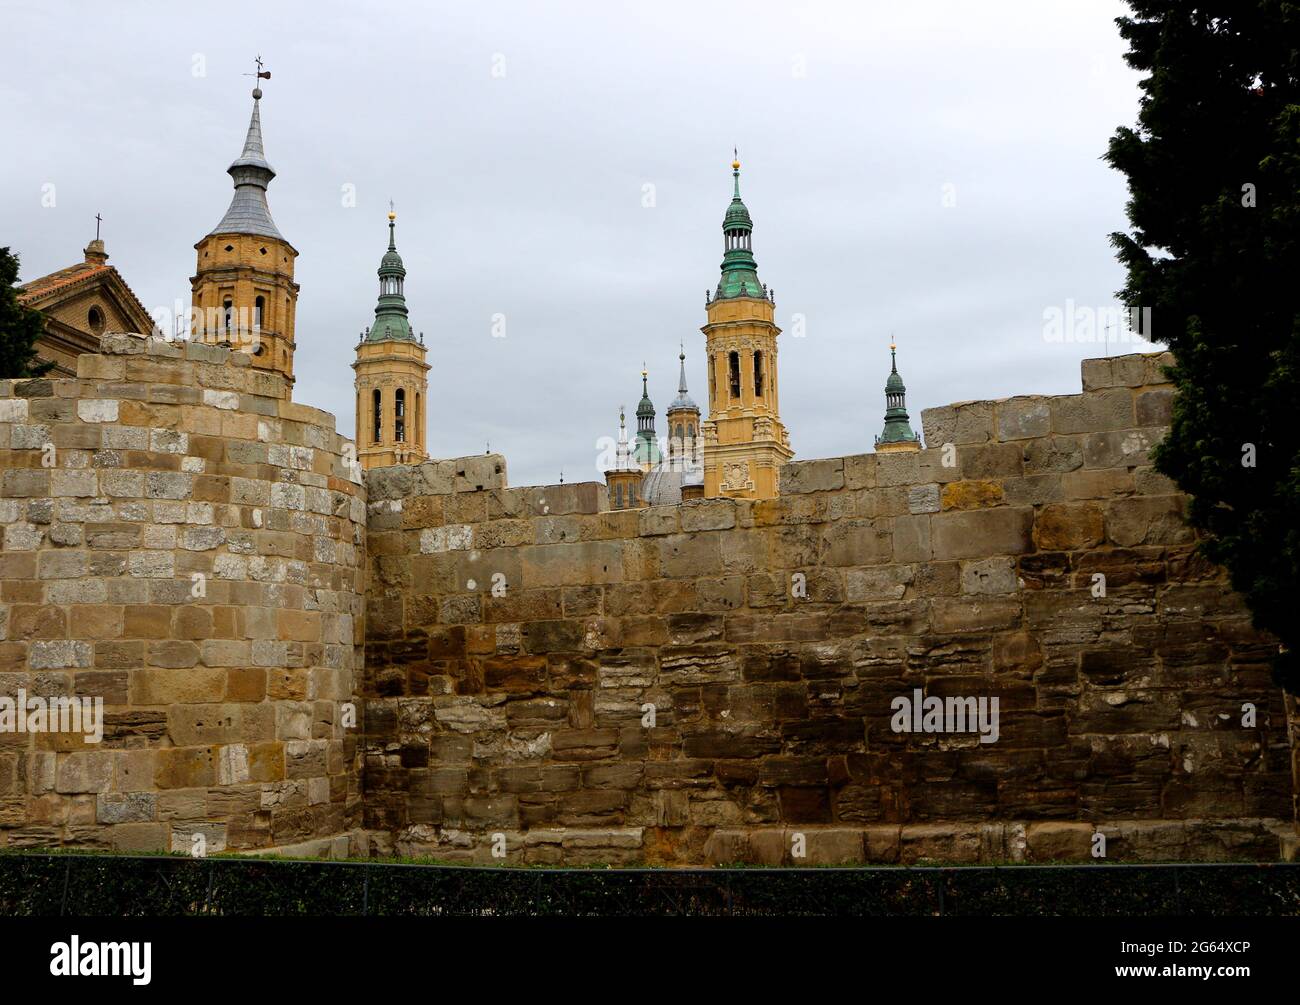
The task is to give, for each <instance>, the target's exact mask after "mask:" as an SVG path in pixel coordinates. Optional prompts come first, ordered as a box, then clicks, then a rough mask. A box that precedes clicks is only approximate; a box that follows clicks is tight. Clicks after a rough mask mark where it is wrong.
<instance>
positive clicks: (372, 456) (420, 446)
mask: <svg viewBox="0 0 1300 1005" xmlns="http://www.w3.org/2000/svg"><path fill="white" fill-rule="evenodd" d="M396 221H397V214H396V213H394V212H392V211H391V210H390V211H389V213H388V250H387V251H386V252H384V257H383V258H382V259H381V260H380V262H379V302H378V303H377V304H376V306H375V320H374V323H373V324H371V326H370V327H369V328H367V329H366V331H365V332H363V333H362V336H361V342H360V343H359V344H358V345H357V358H356V362H354V363H353V364H352V369H353V370H355V371H356V374H357V376H356V380H355V382H354V383H355V386H356V391H357V458H358V459H359V460H360V461H361V466H362V467H363V468H377V467H382V466H384V465H388V464H416V463H418V462H420V461H422V460H424V459H425V458H427V457H428V454H427V453H426V452H425V446H424V425H425V418H424V416H425V405H426V402H427V399H428V397H429V378H428V371H429V364H428V363H426V362H425V361H424V356H425V348H424V339H423V337H421V338H419V339H418V340H417V339H416V336H415V332H413V331H412V330H411V322H410V320H409V318H408V316H407V310H406V293H405V292H404V288H403V287H404V284H405V282H406V267H405V266H404V265H403V264H402V256H401V255H399V254H398V253H397V234H396V227H397V223H396Z"/></svg>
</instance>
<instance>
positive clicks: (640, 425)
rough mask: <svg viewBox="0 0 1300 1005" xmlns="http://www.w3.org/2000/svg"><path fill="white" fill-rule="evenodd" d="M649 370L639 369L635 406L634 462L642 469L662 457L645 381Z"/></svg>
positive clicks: (647, 469) (653, 413)
mask: <svg viewBox="0 0 1300 1005" xmlns="http://www.w3.org/2000/svg"><path fill="white" fill-rule="evenodd" d="M649 376H650V374H649V371H648V370H646V369H645V368H644V367H642V369H641V401H640V403H639V404H638V405H637V406H636V448H635V451H634V454H635V457H636V462H637V464H639V465H640V466H641V470H642V471H649V470H650V469H651V468H652V467H654V466H655V465H656V464H658V463H659V461H660V460H661V459H662V458H661V455H660V452H659V438H658V436H657V435H656V434H655V406H654V402H652V401H651V400H650V390H649V386H648V384H647V383H646V382H647V380H648V379H649Z"/></svg>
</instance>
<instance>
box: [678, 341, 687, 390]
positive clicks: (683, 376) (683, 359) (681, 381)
mask: <svg viewBox="0 0 1300 1005" xmlns="http://www.w3.org/2000/svg"><path fill="white" fill-rule="evenodd" d="M677 358H678V359H679V360H681V364H682V374H681V376H680V377H679V378H678V379H677V393H678V394H685V393H686V343H684V342H683V343H682V351H681V353H679V354H678V356H677Z"/></svg>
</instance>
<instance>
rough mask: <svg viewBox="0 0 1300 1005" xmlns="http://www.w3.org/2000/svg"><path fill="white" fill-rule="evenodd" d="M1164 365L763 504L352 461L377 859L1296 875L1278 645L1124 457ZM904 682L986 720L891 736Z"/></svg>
mask: <svg viewBox="0 0 1300 1005" xmlns="http://www.w3.org/2000/svg"><path fill="white" fill-rule="evenodd" d="M1161 362H1162V361H1161V360H1160V359H1159V358H1158V357H1154V356H1130V357H1121V358H1119V359H1114V360H1092V361H1088V362H1086V363H1085V364H1084V368H1083V376H1084V390H1083V393H1081V394H1078V395H1068V396H1060V397H1024V398H1012V399H1010V400H1006V401H996V402H969V403H965V404H959V405H954V406H951V407H948V408H942V409H936V410H932V411H929V412H927V413H926V414H925V416H924V425H925V433H926V442H927V443H929V444H931V445H932V446H931V448H930V449H927V450H924V451H922V452H920V453H914V454H905V453H904V454H885V455H876V454H865V455H861V456H853V457H844V458H831V459H827V460H815V461H807V462H803V463H796V464H792V465H789V466H787V467H786V468H784V469H783V471H782V474H781V478H782V483H781V484H782V495H781V497H780V498H777V499H774V500H770V501H758V502H752V501H729V500H708V501H699V502H691V503H686V504H683V505H681V506H673V507H661V508H652V509H645V510H639V511H619V512H607V511H606V501H605V496H604V489H603V486H600V485H598V484H579V485H562V486H549V487H545V488H529V489H510V488H507V487H505V474H504V464H503V462H502V460H501V459H500V458H499V457H479V458H465V459H462V460H459V461H443V462H437V463H430V464H425V465H421V466H419V467H401V468H391V469H377V470H373V471H370V472H368V488H369V498H370V503H369V511H370V512H369V524H368V526H369V534H368V541H369V546H368V550H369V559H368V561H369V583H368V596H367V602H368V613H367V632H366V643H367V653H366V669H365V673H364V689H365V693H366V695H367V698H368V701H367V717H366V729H367V733H366V736H365V740H364V744H365V771H364V778H365V798H364V806H365V826H366V827H367V828H368V830H369V832H370V843H371V847H372V849H374V850H380V851H389V850H396V851H399V852H401V853H404V854H424V855H432V856H436V857H440V858H445V859H462V860H475V861H482V862H506V863H509V862H514V863H519V862H568V863H583V862H612V863H619V862H634V861H637V862H650V863H671V864H681V863H698V862H715V863H726V862H742V861H744V862H764V863H771V864H776V863H787V864H789V863H793V864H813V863H825V862H839V861H845V862H856V861H882V862H914V861H918V860H927V859H943V860H947V861H1017V860H1029V861H1047V860H1061V859H1070V860H1089V859H1090V858H1091V853H1092V850H1093V848H1094V846H1095V842H1094V834H1096V833H1100V834H1102V835H1104V836H1105V838H1106V857H1107V858H1108V859H1110V860H1157V859H1168V860H1188V859H1231V858H1259V859H1275V858H1278V857H1293V856H1294V854H1295V846H1296V839H1295V834H1296V831H1295V807H1294V792H1293V779H1292V763H1291V759H1290V758H1291V751H1290V746H1289V743H1288V733H1287V718H1286V711H1285V709H1284V704H1283V700H1282V696H1281V694H1280V692H1279V691H1278V690H1277V689H1276V688H1275V687H1274V686H1273V685H1272V683H1271V681H1270V675H1269V668H1268V663H1267V661H1268V657H1269V655H1270V652H1272V651H1274V644H1273V643H1272V642H1271V641H1270V640H1269V639H1267V638H1264V637H1261V635H1259V634H1258V633H1257V632H1255V631H1254V630H1253V629H1252V628H1251V626H1250V621H1249V617H1248V615H1247V611H1246V609H1245V608H1244V606H1243V604H1242V602H1241V600H1240V598H1239V597H1237V596H1236V595H1234V593H1233V592H1232V591H1231V590H1230V589H1229V587H1228V585H1227V583H1226V581H1225V577H1224V574H1223V573H1222V571H1221V570H1219V569H1216V568H1214V567H1212V566H1210V565H1208V564H1206V563H1205V562H1204V561H1202V560H1201V559H1199V558H1198V557H1196V555H1195V554H1194V543H1195V542H1194V538H1193V533H1192V532H1191V530H1189V529H1188V527H1187V526H1186V525H1185V524H1184V522H1183V520H1182V518H1181V513H1182V506H1183V499H1182V498H1181V497H1180V496H1179V495H1178V494H1177V492H1176V491H1175V489H1174V487H1173V486H1172V485H1171V484H1170V483H1169V482H1168V481H1166V480H1165V479H1164V478H1163V477H1161V476H1160V475H1158V474H1157V473H1156V472H1155V471H1154V470H1153V469H1152V467H1151V466H1150V461H1149V450H1150V448H1151V446H1152V445H1153V444H1154V443H1156V442H1157V441H1158V439H1159V438H1160V437H1161V435H1162V434H1163V431H1164V429H1165V427H1166V424H1167V422H1168V417H1169V406H1170V399H1171V394H1172V392H1171V389H1170V388H1169V387H1168V386H1167V385H1165V384H1164V383H1163V378H1162V376H1161V370H1160V365H1161ZM1098 577H1104V580H1103V579H1102V578H1098ZM1103 583H1104V595H1103V594H1102V593H1101V591H1100V590H1099V586H1101V585H1103ZM916 689H920V690H921V691H922V692H924V694H925V695H927V696H940V697H949V696H970V697H981V696H982V697H997V698H998V699H999V707H1000V723H999V737H998V739H997V741H996V742H995V743H989V744H982V743H980V742H979V739H978V737H977V736H975V735H971V734H960V735H957V734H933V733H930V734H924V733H917V734H907V733H900V732H895V731H894V729H893V728H892V727H891V717H892V715H893V709H892V705H891V703H892V702H893V700H894V699H895V698H897V697H900V696H911V695H912V694H913V692H914V690H916ZM1247 703H1249V704H1250V705H1251V706H1253V707H1254V708H1255V709H1256V713H1255V715H1256V717H1255V719H1254V720H1253V724H1251V720H1248V719H1246V720H1244V719H1243V716H1244V715H1245V712H1244V711H1243V706H1244V705H1246V704H1247ZM649 706H653V709H654V716H655V718H654V724H653V725H652V726H650V725H646V724H645V723H647V722H648V721H649V720H648V719H647V718H646V716H647V712H648V707H649ZM1243 723H1245V724H1243ZM502 849H504V857H499V856H498V855H494V850H496V851H498V852H499V851H501V850H502ZM796 849H806V855H805V857H802V858H800V857H798V856H797V854H796Z"/></svg>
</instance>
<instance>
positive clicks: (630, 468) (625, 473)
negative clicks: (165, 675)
mask: <svg viewBox="0 0 1300 1005" xmlns="http://www.w3.org/2000/svg"><path fill="white" fill-rule="evenodd" d="M644 474H645V473H644V472H643V471H642V470H641V468H640V467H639V466H638V465H637V463H636V461H635V460H634V459H633V457H632V448H631V446H630V445H629V444H628V442H627V421H626V419H625V418H624V416H623V409H621V408H620V409H619V410H618V448H617V451H616V453H615V454H614V466H613V467H612V468H610V469H609V470H608V471H606V472H605V485H606V487H607V488H608V490H609V508H610V509H637V508H638V507H640V506H644V505H645V501H644V500H643V499H642V498H641V491H640V489H641V479H642V478H643V477H644Z"/></svg>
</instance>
